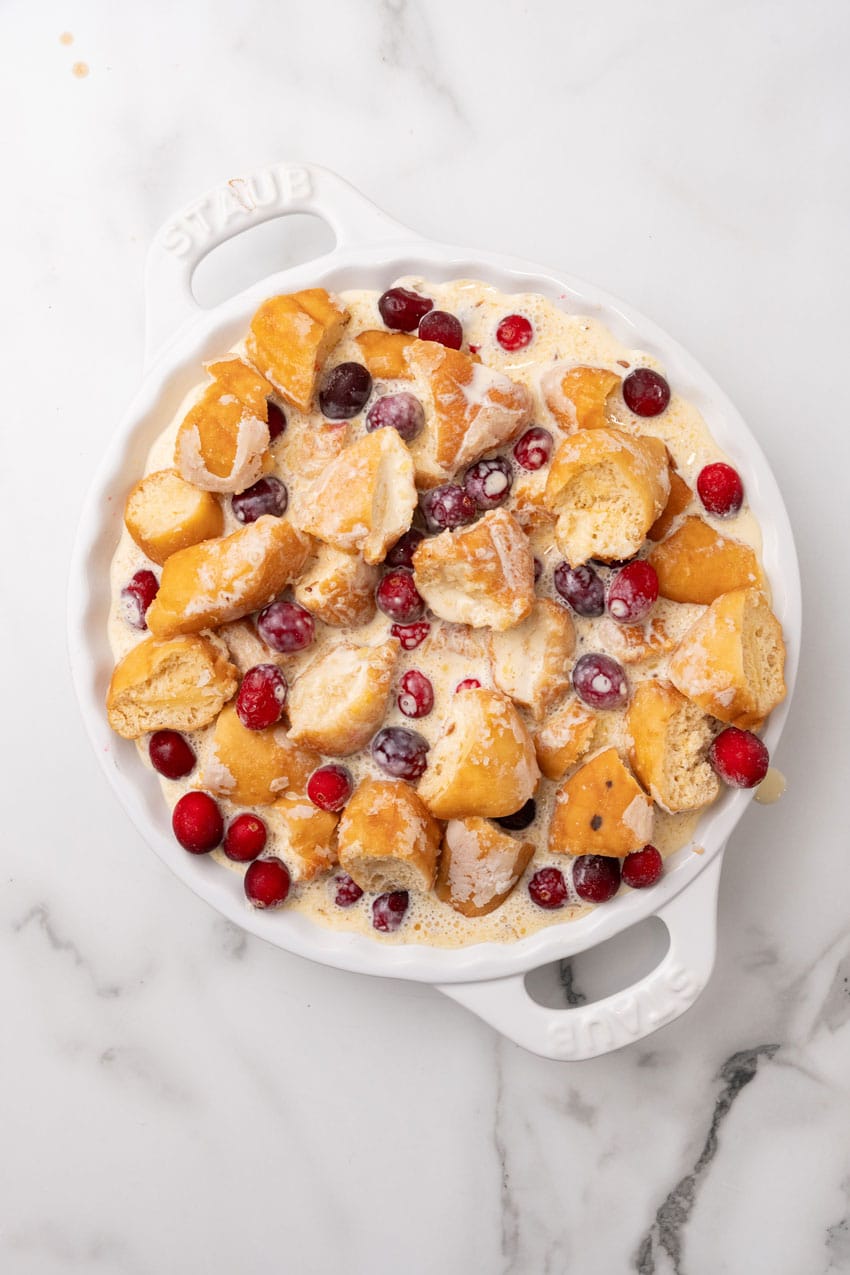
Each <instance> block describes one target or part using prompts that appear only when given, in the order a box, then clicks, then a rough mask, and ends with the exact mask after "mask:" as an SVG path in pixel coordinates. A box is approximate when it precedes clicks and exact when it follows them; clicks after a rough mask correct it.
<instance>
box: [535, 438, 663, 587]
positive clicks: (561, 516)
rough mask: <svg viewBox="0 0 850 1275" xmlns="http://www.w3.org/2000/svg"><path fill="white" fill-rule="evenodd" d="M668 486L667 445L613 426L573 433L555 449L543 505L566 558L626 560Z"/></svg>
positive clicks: (571, 560)
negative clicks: (552, 519)
mask: <svg viewBox="0 0 850 1275" xmlns="http://www.w3.org/2000/svg"><path fill="white" fill-rule="evenodd" d="M669 490H670V477H669V472H668V465H667V449H666V448H665V446H664V444H663V443H662V442H660V441H659V439H657V438H649V437H646V436H643V435H639V436H632V435H629V434H625V433H623V432H622V430H617V429H586V430H580V431H579V432H578V433H577V434H573V435H572V436H571V437H570V438H568V439H566V441H565V442H563V443H562V444H561V446H560V447H559V448H558V450H557V452H556V453H555V456H554V459H553V461H552V465H551V468H550V470H549V476H548V478H547V480H546V497H545V500H546V505H547V507H548V508H549V509H550V510H551V512H552V513H554V514H556V515H557V519H558V521H557V525H556V528H555V538H556V539H557V542H558V546H559V548H560V550H561V552H562V553H563V555H564V557H565V558H566V560H567V561H568V562H569V563H570V565H571V566H573V567H579V566H581V565H582V564H583V563H585V562H587V560H588V559H589V558H602V559H605V560H612V561H615V560H618V559H621V558H631V557H632V556H633V555H634V554H635V553H637V551H638V549H639V548H640V547H641V545H642V544H643V541H644V539H645V538H646V533H647V532H648V530H649V528H650V527H651V526H652V524H653V523H654V522H655V520H656V518H657V517H658V515H659V514H660V513H661V511H662V510H663V508H664V505H665V503H666V501H667V496H668V493H669Z"/></svg>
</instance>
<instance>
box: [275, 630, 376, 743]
mask: <svg viewBox="0 0 850 1275" xmlns="http://www.w3.org/2000/svg"><path fill="white" fill-rule="evenodd" d="M399 651H400V647H399V644H398V642H396V641H395V639H392V640H391V641H389V642H384V643H383V644H382V645H381V646H368V647H367V646H356V645H355V644H354V643H353V642H340V643H338V644H337V645H336V646H334V647H331V649H330V650H329V651H326V652H325V654H324V655H320V656H319V657H318V658H317V659H315V660H313V662H312V664H310V665H308V667H307V668H306V669H305V670H304V672H303V673H302V674H301V676H300V677H298V678H296V680H295V682H293V684H292V687H291V688H290V692H289V703H288V709H289V720H290V723H291V725H290V731H289V734H290V738H292V739H294V740H296V741H297V742H298V743H302V744H307V745H308V746H309V747H311V748H317V749H318V750H319V751H320V752H322V753H327V754H328V755H329V756H331V757H347V756H349V755H350V754H351V753H356V752H357V751H358V750H359V749H361V748H365V747H366V745H367V744H368V743H369V740H370V739H371V738H372V736H373V735H374V733H375V731H376V730H377V729H378V727H379V726H380V725H381V722H382V721H383V720H384V717H385V716H386V713H387V707H388V705H389V699H390V693H391V691H392V680H393V674H394V672H395V666H396V663H397V661H398V656H399Z"/></svg>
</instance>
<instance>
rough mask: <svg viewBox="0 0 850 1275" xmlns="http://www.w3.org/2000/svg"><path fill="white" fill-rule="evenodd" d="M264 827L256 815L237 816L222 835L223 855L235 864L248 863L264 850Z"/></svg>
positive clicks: (265, 835)
mask: <svg viewBox="0 0 850 1275" xmlns="http://www.w3.org/2000/svg"><path fill="white" fill-rule="evenodd" d="M266 837H267V832H266V825H265V824H264V823H263V821H262V819H259V818H258V817H257V816H256V815H251V814H247V813H246V814H244V815H237V816H236V818H235V819H234V820H233V822H232V823H231V824H230V825H229V826H228V829H227V832H226V833H225V834H224V853H225V854H226V855H227V857H228V859H233V860H234V861H235V862H236V863H250V862H251V860H252V859H256V857H257V855H258V854H262V852H263V850H265V848H266Z"/></svg>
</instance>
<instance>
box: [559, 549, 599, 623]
mask: <svg viewBox="0 0 850 1275" xmlns="http://www.w3.org/2000/svg"><path fill="white" fill-rule="evenodd" d="M554 585H555V588H556V590H557V591H558V593H560V595H561V597H562V598H563V599H564V601H565V602H569V604H570V606H571V607H572V609H573V610H574V611H575V613H576V615H583V616H585V617H587V618H593V617H594V616H597V615H602V614H603V612H604V611H605V585H604V584H603V583H602V581H601V580H600V578H599V576H598V575H597V574H596V572H595V571H594V570H593V567H589V566H587V564H586V563H585V565H584V566H581V567H571V566H570V564H569V563H568V562H562V563H560V564H559V565H558V566H557V567H556V568H555V573H554Z"/></svg>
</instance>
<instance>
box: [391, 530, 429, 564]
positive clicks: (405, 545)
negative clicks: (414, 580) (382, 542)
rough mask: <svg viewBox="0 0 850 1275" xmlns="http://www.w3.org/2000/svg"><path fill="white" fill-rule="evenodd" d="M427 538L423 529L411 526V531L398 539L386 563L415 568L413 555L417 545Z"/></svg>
mask: <svg viewBox="0 0 850 1275" xmlns="http://www.w3.org/2000/svg"><path fill="white" fill-rule="evenodd" d="M424 539H425V535H424V533H423V532H421V531H417V530H416V528H415V527H411V529H410V531H406V532H405V533H404V535H403V536H402V538H401V540H397V541H396V542H395V544H394V545H393V547H392V549H390V551H389V553H388V554H387V556H386V558H385V559H384V563H385V565H386V566H388V567H408V568H410V569H411V570H412V569H413V555H414V553H415V552H416V547H417V545H419V544H421V543H422V541H423V540H424Z"/></svg>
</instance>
